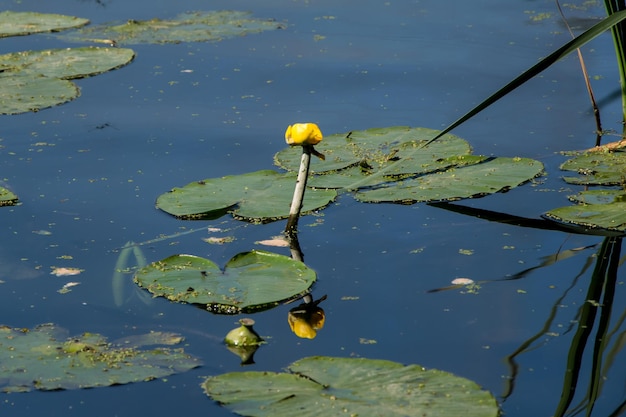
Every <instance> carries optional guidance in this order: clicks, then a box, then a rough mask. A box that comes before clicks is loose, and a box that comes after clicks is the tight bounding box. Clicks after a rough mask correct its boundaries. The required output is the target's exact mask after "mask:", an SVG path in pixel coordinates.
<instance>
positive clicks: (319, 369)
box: [202, 356, 499, 417]
mask: <svg viewBox="0 0 626 417" xmlns="http://www.w3.org/2000/svg"><path fill="white" fill-rule="evenodd" d="M287 370H288V371H289V373H275V372H233V373H228V374H223V375H217V376H214V377H210V378H208V379H207V380H206V381H205V382H204V383H203V384H202V386H203V388H204V390H205V392H206V394H207V395H208V396H209V397H211V398H212V399H214V400H215V401H218V402H219V403H221V404H223V405H224V406H226V407H227V408H228V409H230V410H231V411H233V412H235V413H237V414H239V415H243V416H253V417H282V416H284V417H287V416H293V415H298V416H300V417H328V416H359V417H371V416H385V417H394V416H398V417H400V416H402V417H422V416H433V417H435V416H440V417H444V416H445V417H448V416H463V417H496V416H498V415H499V409H498V405H497V403H496V400H495V398H494V397H493V396H492V395H491V394H490V393H489V392H487V391H484V390H482V389H481V388H480V387H479V386H478V385H477V384H476V383H475V382H473V381H470V380H468V379H465V378H461V377H458V376H456V375H453V374H450V373H448V372H444V371H439V370H436V369H430V370H427V369H424V368H423V367H421V366H419V365H409V366H404V365H402V364H399V363H397V362H391V361H385V360H373V359H365V358H332V357H324V356H318V357H310V358H304V359H301V360H299V361H297V362H294V363H293V364H291V365H290V366H289V367H288V369H287Z"/></svg>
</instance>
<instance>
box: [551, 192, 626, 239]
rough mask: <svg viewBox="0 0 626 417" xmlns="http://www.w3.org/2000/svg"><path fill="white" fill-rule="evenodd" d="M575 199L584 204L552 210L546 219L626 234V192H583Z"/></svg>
mask: <svg viewBox="0 0 626 417" xmlns="http://www.w3.org/2000/svg"><path fill="white" fill-rule="evenodd" d="M573 199H574V200H577V201H579V202H581V203H582V204H578V205H575V206H566V207H559V208H556V209H554V210H550V211H548V212H547V213H545V214H544V217H545V218H547V219H549V220H554V221H556V222H559V223H566V224H570V225H573V226H578V227H583V228H591V229H605V230H611V231H618V232H626V191H624V190H594V191H582V192H580V193H579V194H578V195H577V196H575V197H573ZM586 202H594V203H597V204H585V203H586Z"/></svg>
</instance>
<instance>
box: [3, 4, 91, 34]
mask: <svg viewBox="0 0 626 417" xmlns="http://www.w3.org/2000/svg"><path fill="white" fill-rule="evenodd" d="M87 23H89V20H87V19H82V18H80V17H74V16H64V15H60V14H50V13H34V12H12V11H4V12H2V13H0V38H4V37H7V36H18V35H30V34H31V33H39V32H56V31H60V30H64V29H69V28H76V27H80V26H84V25H86V24H87Z"/></svg>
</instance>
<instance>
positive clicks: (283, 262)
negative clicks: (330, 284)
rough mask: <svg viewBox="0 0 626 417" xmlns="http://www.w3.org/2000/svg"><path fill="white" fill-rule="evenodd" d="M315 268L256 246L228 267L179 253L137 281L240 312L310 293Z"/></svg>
mask: <svg viewBox="0 0 626 417" xmlns="http://www.w3.org/2000/svg"><path fill="white" fill-rule="evenodd" d="M316 278H317V276H316V274H315V271H313V270H312V269H310V268H308V267H307V266H306V265H305V264H304V263H302V262H300V261H296V260H294V259H291V258H290V257H288V256H283V255H278V254H275V253H272V252H266V251H261V250H253V251H250V252H244V253H240V254H238V255H235V256H234V257H233V258H232V259H231V260H229V261H228V262H227V263H226V266H225V267H224V271H222V270H221V269H220V267H219V266H218V265H217V264H215V263H214V262H212V261H210V260H208V259H204V258H201V257H198V256H193V255H174V256H170V257H169V258H166V259H162V260H160V261H157V262H153V263H151V264H150V265H147V266H146V267H144V268H141V269H140V270H139V271H137V273H136V274H135V278H134V280H135V282H136V283H137V284H138V285H139V286H140V287H143V288H145V289H147V290H148V291H149V292H150V293H152V294H153V295H154V296H155V297H165V298H167V299H168V300H171V301H176V302H181V303H190V304H196V305H199V306H202V307H204V308H206V309H208V310H209V311H212V312H215V313H224V314H235V313H240V312H247V311H253V310H259V309H266V308H269V307H274V306H276V305H278V303H279V302H281V301H284V300H288V299H292V298H295V297H297V296H300V295H302V294H304V293H305V292H306V291H307V290H308V289H309V288H310V287H311V285H313V282H315V280H316Z"/></svg>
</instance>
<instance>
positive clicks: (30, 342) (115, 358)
mask: <svg viewBox="0 0 626 417" xmlns="http://www.w3.org/2000/svg"><path fill="white" fill-rule="evenodd" d="M67 336H68V335H67V332H66V331H65V330H63V329H61V328H59V327H57V326H55V325H53V324H44V325H41V326H38V327H36V328H34V329H32V330H29V329H17V328H11V327H7V326H0V387H1V388H2V391H4V392H17V391H19V392H24V391H32V390H35V389H36V390H45V391H49V390H60V389H78V388H93V387H104V386H109V385H117V384H127V383H130V382H142V381H149V380H152V379H155V378H160V377H164V376H167V375H172V374H175V373H180V372H185V371H188V370H190V369H193V368H195V367H198V366H200V361H199V360H198V359H196V358H194V357H192V356H189V355H187V354H185V353H184V352H183V351H182V349H171V348H167V347H159V348H156V349H153V350H140V349H137V347H138V346H141V345H146V344H160V345H163V344H168V345H169V344H172V343H174V342H176V341H180V340H182V339H181V338H171V337H169V336H168V337H166V338H165V339H163V338H157V339H155V338H154V335H151V337H148V338H133V344H132V345H129V344H127V343H124V345H116V344H112V343H109V342H107V340H106V338H105V337H104V336H101V335H99V334H96V333H84V334H82V335H80V336H76V337H71V338H68V337H67Z"/></svg>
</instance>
